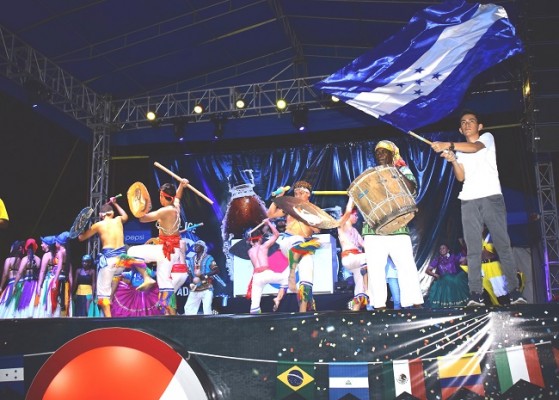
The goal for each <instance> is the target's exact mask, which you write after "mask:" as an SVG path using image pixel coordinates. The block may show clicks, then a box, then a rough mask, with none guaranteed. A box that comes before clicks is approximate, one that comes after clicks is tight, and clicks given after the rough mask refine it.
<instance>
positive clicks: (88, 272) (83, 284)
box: [72, 254, 98, 317]
mask: <svg viewBox="0 0 559 400" xmlns="http://www.w3.org/2000/svg"><path fill="white" fill-rule="evenodd" d="M96 281H97V274H96V272H95V265H93V257H91V256H90V255H89V254H84V256H83V257H82V265H81V267H80V268H78V269H76V275H75V277H74V284H73V286H72V293H73V294H74V317H96V316H97V315H96V313H95V312H94V309H93V308H94V307H97V304H94V302H93V293H95V283H96ZM97 314H98V313H97Z"/></svg>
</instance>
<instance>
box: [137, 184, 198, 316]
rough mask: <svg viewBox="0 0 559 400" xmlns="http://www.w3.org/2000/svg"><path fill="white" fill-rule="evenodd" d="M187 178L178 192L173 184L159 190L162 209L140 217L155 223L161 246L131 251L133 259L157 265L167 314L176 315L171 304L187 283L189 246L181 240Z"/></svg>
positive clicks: (163, 186)
mask: <svg viewBox="0 0 559 400" xmlns="http://www.w3.org/2000/svg"><path fill="white" fill-rule="evenodd" d="M187 185H188V180H187V179H182V180H181V183H180V185H179V187H178V189H176V188H175V185H173V184H172V183H165V184H163V185H162V186H161V187H160V188H159V202H160V203H161V208H160V209H158V210H156V211H152V212H149V213H147V214H146V215H144V216H143V217H140V222H154V221H155V226H156V227H157V228H158V229H159V238H158V244H144V245H140V246H133V247H130V248H129V249H128V255H129V256H131V257H135V258H139V259H143V260H144V262H146V263H149V262H156V263H157V285H158V286H159V306H160V307H162V308H164V309H165V314H166V315H176V313H177V311H176V309H175V308H174V307H173V306H172V305H171V304H170V300H171V296H172V295H173V293H174V292H176V291H177V290H178V289H179V288H180V287H181V286H182V285H183V284H184V282H185V281H186V278H187V276H188V274H187V272H186V262H185V252H186V244H185V243H184V241H181V235H180V232H179V229H180V224H181V216H180V211H181V204H180V199H181V197H182V193H183V190H184V188H185V187H186V186H187Z"/></svg>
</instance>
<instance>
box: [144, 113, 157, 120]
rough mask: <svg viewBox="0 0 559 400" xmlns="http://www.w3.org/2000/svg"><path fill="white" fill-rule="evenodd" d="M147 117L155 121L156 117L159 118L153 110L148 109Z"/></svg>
mask: <svg viewBox="0 0 559 400" xmlns="http://www.w3.org/2000/svg"><path fill="white" fill-rule="evenodd" d="M146 118H147V120H148V121H155V119H156V118H157V115H156V114H155V113H154V112H153V111H148V112H147V113H146Z"/></svg>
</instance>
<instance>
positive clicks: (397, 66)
mask: <svg viewBox="0 0 559 400" xmlns="http://www.w3.org/2000/svg"><path fill="white" fill-rule="evenodd" d="M520 52H522V44H521V41H520V39H518V38H517V37H516V33H515V29H514V26H513V25H512V24H511V23H510V21H509V20H508V18H507V14H506V11H505V10H504V8H502V7H500V6H496V5H494V4H484V5H480V4H477V3H466V2H465V1H463V0H453V1H447V2H443V3H441V4H437V5H434V6H432V7H429V8H426V9H424V10H422V11H420V12H418V13H417V14H416V15H415V16H414V17H413V18H412V19H411V20H410V22H409V23H408V24H407V25H406V26H405V27H404V28H403V29H402V30H401V31H400V32H399V33H397V34H396V35H394V36H392V37H390V38H389V39H388V40H386V41H385V42H384V43H382V44H381V45H379V46H377V47H376V48H374V49H372V50H370V51H369V52H367V53H366V54H364V55H362V56H360V57H359V58H357V59H355V60H354V61H352V62H351V63H350V64H348V65H347V66H345V67H344V68H342V69H341V70H339V71H337V72H335V73H334V74H332V75H331V76H329V77H327V78H325V79H324V80H322V81H320V82H318V83H317V84H316V85H315V87H316V88H318V89H320V90H322V91H324V92H326V93H328V94H331V95H334V96H336V97H338V98H340V99H341V100H342V101H344V102H346V103H347V104H350V105H352V106H354V107H356V108H358V109H359V110H362V111H364V112H365V113H367V114H370V115H373V116H374V117H376V118H378V119H380V120H382V121H384V122H387V123H389V124H391V125H393V126H395V127H397V128H399V129H401V130H403V131H405V132H408V131H410V130H413V129H417V128H419V127H421V126H425V125H427V124H429V123H433V122H436V121H438V120H440V119H441V118H443V117H445V116H447V115H448V114H450V113H451V112H452V111H453V110H454V109H455V108H456V107H457V106H458V105H459V104H460V102H461V100H462V97H463V96H464V94H465V92H466V90H467V89H468V86H469V85H470V83H471V81H472V79H473V78H474V77H475V76H476V75H477V74H479V73H480V72H482V71H484V70H486V69H487V68H489V67H491V66H493V65H496V64H498V63H500V62H501V61H503V60H505V59H507V58H509V57H511V56H513V55H516V54H518V53H520Z"/></svg>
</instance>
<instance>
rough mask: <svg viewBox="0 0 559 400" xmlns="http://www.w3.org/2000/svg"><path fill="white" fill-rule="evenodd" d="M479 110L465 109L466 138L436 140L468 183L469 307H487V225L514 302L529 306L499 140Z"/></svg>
mask: <svg viewBox="0 0 559 400" xmlns="http://www.w3.org/2000/svg"><path fill="white" fill-rule="evenodd" d="M482 130H483V124H482V121H481V119H480V117H479V115H478V114H476V113H475V112H473V111H470V110H465V111H462V112H461V113H460V128H459V131H460V133H461V134H462V135H464V137H465V138H466V142H460V143H452V142H433V143H432V144H431V148H432V149H433V150H435V151H436V152H437V153H441V157H443V158H445V159H446V160H447V161H448V162H449V163H451V165H452V169H453V171H454V175H455V176H456V179H457V180H458V181H460V182H463V183H464V184H463V186H462V191H461V192H460V194H459V195H458V198H459V199H460V201H461V209H462V229H463V230H464V239H465V240H466V246H467V247H468V286H469V288H470V300H469V301H468V306H482V305H483V304H484V303H483V294H482V289H483V285H482V278H481V257H482V247H481V245H480V241H479V238H480V235H482V233H483V229H484V224H485V226H486V227H487V229H488V230H489V232H490V233H491V237H492V238H493V244H494V245H495V248H496V249H497V253H498V254H499V258H500V260H501V268H502V270H503V272H504V274H505V277H506V281H507V282H506V284H507V286H506V291H507V293H508V297H509V298H510V304H526V299H524V298H523V297H522V296H521V295H520V291H519V290H518V282H517V278H516V270H517V268H516V264H515V261H514V256H513V254H512V248H511V245H510V237H509V234H508V231H507V210H506V208H505V200H504V198H503V194H502V191H501V182H500V180H499V171H498V169H497V157H496V147H495V139H494V138H493V135H492V134H491V133H490V132H484V133H483V134H482V133H481V131H482Z"/></svg>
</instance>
